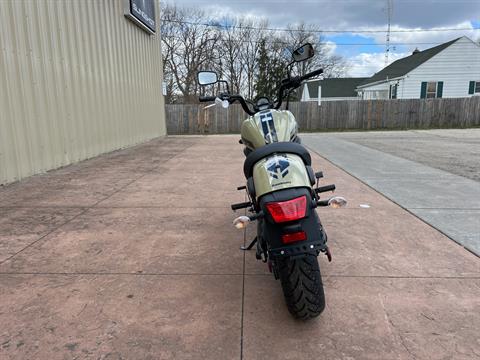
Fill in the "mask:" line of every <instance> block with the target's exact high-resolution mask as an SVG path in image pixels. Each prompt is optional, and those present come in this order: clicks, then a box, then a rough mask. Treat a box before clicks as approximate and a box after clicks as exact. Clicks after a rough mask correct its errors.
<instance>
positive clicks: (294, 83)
mask: <svg viewBox="0 0 480 360" xmlns="http://www.w3.org/2000/svg"><path fill="white" fill-rule="evenodd" d="M322 73H323V69H318V70H315V71H312V72H309V73H308V74H305V75H303V76H295V77H293V78H290V79H285V80H283V81H282V85H281V86H280V89H279V91H278V102H277V104H276V105H275V106H274V109H277V110H278V109H279V108H280V106H282V100H283V99H282V98H283V92H284V91H285V90H287V89H295V88H297V87H299V86H300V85H301V84H302V81H304V80H307V79H309V78H311V77H314V76H317V75H320V74H322ZM216 98H217V97H216V96H200V97H199V98H198V100H199V101H200V102H210V101H215V99H216ZM219 98H220V99H222V100H228V102H229V103H230V104H233V103H234V102H235V101H238V102H239V103H240V105H242V109H243V111H245V112H246V113H247V114H248V115H250V116H253V115H255V111H252V110H251V109H250V107H249V106H248V104H247V101H245V99H244V98H243V97H242V96H241V95H230V94H228V93H227V94H221V95H219Z"/></svg>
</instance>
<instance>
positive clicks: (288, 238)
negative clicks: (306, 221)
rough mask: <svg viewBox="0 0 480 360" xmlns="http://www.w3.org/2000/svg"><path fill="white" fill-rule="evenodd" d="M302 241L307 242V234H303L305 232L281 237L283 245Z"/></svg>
mask: <svg viewBox="0 0 480 360" xmlns="http://www.w3.org/2000/svg"><path fill="white" fill-rule="evenodd" d="M302 240H307V234H306V233H305V231H298V232H295V233H291V234H283V235H282V242H283V243H284V244H289V243H292V242H297V241H302Z"/></svg>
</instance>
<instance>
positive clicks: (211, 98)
mask: <svg viewBox="0 0 480 360" xmlns="http://www.w3.org/2000/svg"><path fill="white" fill-rule="evenodd" d="M216 98H217V97H216V96H199V97H198V101H200V102H209V101H215V99H216Z"/></svg>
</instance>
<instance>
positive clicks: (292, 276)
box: [276, 254, 325, 320]
mask: <svg viewBox="0 0 480 360" xmlns="http://www.w3.org/2000/svg"><path fill="white" fill-rule="evenodd" d="M276 263H277V265H278V274H279V277H280V281H281V283H282V289H283V295H284V296H285V301H286V303H287V307H288V310H289V311H290V313H291V314H292V315H293V316H294V317H296V318H298V319H302V320H308V319H311V318H314V317H317V316H318V315H320V314H321V313H322V311H323V310H324V309H325V294H324V291H323V283H322V275H321V273H320V267H319V266H318V260H317V257H316V256H315V255H311V254H308V255H306V256H305V257H304V258H301V259H295V260H292V259H278V260H277V261H276Z"/></svg>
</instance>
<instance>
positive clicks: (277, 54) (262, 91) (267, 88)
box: [255, 38, 287, 99]
mask: <svg viewBox="0 0 480 360" xmlns="http://www.w3.org/2000/svg"><path fill="white" fill-rule="evenodd" d="M268 45H271V46H268V47H267V41H266V39H265V38H263V39H262V40H261V42H260V49H259V52H258V57H257V82H256V85H255V92H256V95H257V97H258V96H267V97H269V98H270V99H274V98H276V96H277V92H276V91H277V89H278V86H279V84H280V81H281V80H282V79H284V78H285V77H286V76H287V73H286V65H287V64H286V62H285V60H284V59H283V58H282V56H281V53H282V51H283V47H282V46H281V44H279V43H273V44H272V43H270V44H268Z"/></svg>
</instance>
